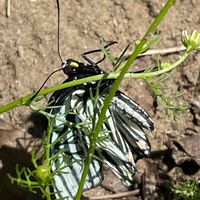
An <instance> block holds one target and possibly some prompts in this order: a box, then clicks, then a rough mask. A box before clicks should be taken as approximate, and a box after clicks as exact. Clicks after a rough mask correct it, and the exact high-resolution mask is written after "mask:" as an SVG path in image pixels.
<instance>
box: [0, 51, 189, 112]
mask: <svg viewBox="0 0 200 200" xmlns="http://www.w3.org/2000/svg"><path fill="white" fill-rule="evenodd" d="M191 52H192V49H190V50H188V51H186V52H185V53H184V54H183V55H182V56H180V58H179V59H178V60H177V61H176V62H175V63H173V64H172V65H170V66H168V67H165V68H163V69H161V70H158V71H153V72H143V73H130V72H129V73H126V74H125V76H124V77H125V78H142V79H144V78H149V77H155V76H159V75H161V74H164V73H167V72H170V71H171V70H173V69H174V68H176V67H177V66H178V65H180V64H181V63H182V62H183V61H184V60H185V59H186V58H187V57H188V56H189V54H190V53H191ZM119 74H120V72H111V73H110V74H108V75H107V77H105V78H106V79H116V78H117V77H118V76H119ZM103 78H104V75H103V74H99V75H96V76H90V77H86V78H82V79H78V80H75V81H70V82H67V83H62V84H58V85H56V86H53V87H49V88H46V89H43V90H41V91H40V93H39V94H38V95H46V94H48V93H51V92H55V91H57V90H61V89H64V88H68V87H73V86H75V85H80V84H82V83H86V82H91V81H98V80H101V79H103ZM33 95H34V93H32V94H28V95H26V96H24V97H21V98H19V99H17V100H15V101H13V102H11V103H8V104H7V105H5V106H2V107H0V113H3V112H6V111H9V110H11V109H13V108H15V107H18V106H22V105H26V104H27V102H29V100H30V99H31V97H32V96H33Z"/></svg>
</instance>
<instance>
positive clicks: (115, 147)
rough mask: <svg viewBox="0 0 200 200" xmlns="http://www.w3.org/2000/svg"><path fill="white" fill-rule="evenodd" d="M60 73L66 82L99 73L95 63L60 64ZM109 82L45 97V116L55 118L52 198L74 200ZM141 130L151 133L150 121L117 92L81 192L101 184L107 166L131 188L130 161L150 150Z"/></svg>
mask: <svg viewBox="0 0 200 200" xmlns="http://www.w3.org/2000/svg"><path fill="white" fill-rule="evenodd" d="M63 71H64V72H65V73H66V74H67V75H68V79H67V80H66V81H65V82H69V81H73V80H75V79H80V78H84V77H89V76H93V75H98V74H103V73H104V71H103V70H101V69H100V68H99V67H98V66H97V63H93V62H90V64H84V63H81V62H77V61H75V60H73V59H68V60H67V61H65V62H64V63H63ZM113 82H114V80H108V79H107V80H101V81H93V82H88V83H84V84H81V85H77V86H73V87H69V88H66V89H62V90H59V91H56V92H55V93H54V94H53V95H52V96H51V98H50V102H51V106H53V108H52V109H51V110H50V111H49V112H50V114H52V115H53V116H54V118H55V130H54V132H53V134H52V138H51V142H52V143H54V144H55V145H54V146H53V148H52V156H53V155H55V154H57V155H59V156H58V158H57V159H56V160H54V161H53V163H52V171H53V172H56V170H57V169H58V168H59V169H60V170H58V171H59V172H58V173H56V174H55V175H54V182H55V187H54V192H55V194H56V198H57V199H62V198H63V199H74V197H75V195H76V193H77V190H78V187H79V182H80V179H81V176H82V172H83V168H84V161H85V158H86V157H87V154H88V148H89V145H90V136H91V135H90V134H91V132H92V129H93V128H94V124H95V123H96V122H97V120H98V117H99V114H100V111H101V108H102V105H103V104H104V100H105V98H106V96H107V95H108V93H109V91H110V88H111V85H112V83H113ZM143 128H144V129H148V130H153V129H154V124H153V121H152V119H151V118H150V117H149V115H148V114H147V113H146V112H145V111H144V110H143V109H142V108H141V107H140V106H139V105H138V104H136V103H135V102H134V101H133V100H132V99H131V98H129V97H128V96H126V95H125V94H123V93H122V92H120V91H117V93H116V95H115V96H114V98H113V99H112V102H111V104H110V106H109V109H108V110H107V112H106V121H105V122H104V123H103V124H102V131H101V132H100V133H99V135H98V137H99V138H98V142H97V148H96V151H95V156H94V158H93V161H92V163H91V165H90V169H89V174H88V175H87V178H86V182H85V185H84V190H89V189H91V188H94V187H96V186H98V185H100V184H101V182H102V180H103V173H102V166H103V163H106V164H107V165H108V166H110V167H111V169H112V170H113V172H114V173H115V174H116V175H117V176H118V177H119V178H120V179H121V180H122V182H123V183H124V184H125V185H126V186H131V185H132V184H133V176H134V174H135V162H136V161H137V160H138V159H139V158H141V157H144V156H148V155H149V153H150V151H151V147H150V143H149V140H148V138H147V137H146V135H145V132H144V131H143ZM58 152H61V153H59V154H58Z"/></svg>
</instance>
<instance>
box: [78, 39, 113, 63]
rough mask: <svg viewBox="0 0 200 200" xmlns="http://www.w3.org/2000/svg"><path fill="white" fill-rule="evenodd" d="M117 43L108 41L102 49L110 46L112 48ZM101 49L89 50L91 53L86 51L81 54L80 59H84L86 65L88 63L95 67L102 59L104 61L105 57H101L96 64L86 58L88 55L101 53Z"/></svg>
mask: <svg viewBox="0 0 200 200" xmlns="http://www.w3.org/2000/svg"><path fill="white" fill-rule="evenodd" d="M116 43H117V42H116V41H109V42H108V43H107V44H106V45H105V46H104V48H105V49H106V48H108V47H110V46H112V45H113V44H116ZM101 51H102V49H94V50H91V51H87V52H85V53H83V54H81V56H82V58H83V59H85V60H86V61H88V63H90V64H91V65H97V64H99V63H101V62H102V61H103V60H104V59H105V57H106V56H105V55H103V58H101V59H100V60H99V61H97V62H94V61H93V60H92V59H91V58H89V57H88V55H89V54H92V53H97V52H101Z"/></svg>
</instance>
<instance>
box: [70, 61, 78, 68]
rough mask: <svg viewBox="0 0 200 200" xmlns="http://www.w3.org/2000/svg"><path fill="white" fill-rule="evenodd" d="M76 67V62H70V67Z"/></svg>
mask: <svg viewBox="0 0 200 200" xmlns="http://www.w3.org/2000/svg"><path fill="white" fill-rule="evenodd" d="M78 66H79V64H78V63H77V62H74V61H72V62H70V67H78Z"/></svg>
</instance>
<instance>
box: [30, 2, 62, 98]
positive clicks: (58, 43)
mask: <svg viewBox="0 0 200 200" xmlns="http://www.w3.org/2000/svg"><path fill="white" fill-rule="evenodd" d="M56 2H57V8H58V31H57V48H58V56H59V58H60V60H61V62H62V63H63V59H62V57H61V53H60V4H59V0H56ZM60 70H62V68H59V69H57V70H55V71H54V72H52V73H51V74H50V75H49V76H48V77H47V78H46V80H45V81H44V83H43V84H42V85H41V87H40V88H39V90H38V91H37V92H36V93H35V94H34V95H33V96H32V97H31V99H30V102H31V101H33V99H35V97H36V96H37V95H38V94H39V92H40V90H42V88H43V87H44V85H45V84H46V82H47V81H48V80H49V78H50V77H51V76H52V75H53V74H54V73H56V72H58V71H60Z"/></svg>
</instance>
